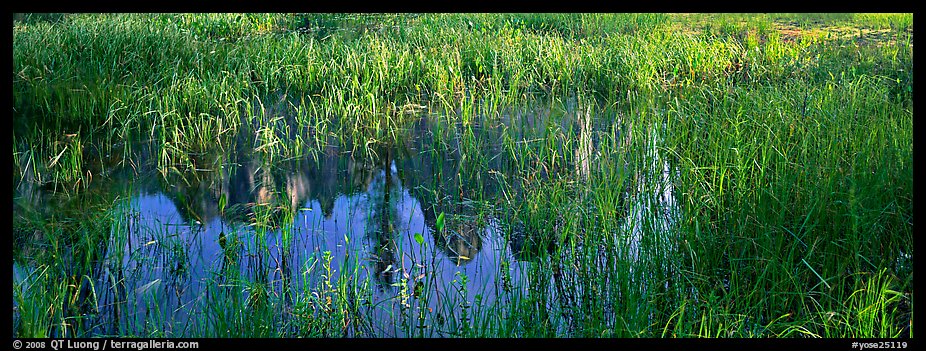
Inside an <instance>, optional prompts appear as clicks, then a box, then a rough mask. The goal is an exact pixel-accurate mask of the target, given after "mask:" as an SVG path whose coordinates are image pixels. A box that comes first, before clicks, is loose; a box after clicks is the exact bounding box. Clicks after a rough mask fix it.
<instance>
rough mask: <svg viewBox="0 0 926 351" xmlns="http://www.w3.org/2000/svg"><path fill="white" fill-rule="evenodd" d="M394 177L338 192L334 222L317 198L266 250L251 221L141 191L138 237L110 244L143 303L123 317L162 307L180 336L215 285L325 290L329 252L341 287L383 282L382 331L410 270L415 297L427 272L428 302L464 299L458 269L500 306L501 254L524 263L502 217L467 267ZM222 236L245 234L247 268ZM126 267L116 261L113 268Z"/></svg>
mask: <svg viewBox="0 0 926 351" xmlns="http://www.w3.org/2000/svg"><path fill="white" fill-rule="evenodd" d="M391 168H392V169H391V171H392V172H393V173H392V180H393V182H396V183H397V179H398V177H397V176H396V173H395V167H391ZM385 178H386V177H385V173H384V172H383V171H380V173H379V174H378V175H376V176H375V178H374V180H373V182H372V183H371V184H370V185H369V186H368V188H367V189H366V191H365V192H361V193H355V194H353V195H350V196H345V195H340V196H338V197H337V199H336V200H335V201H334V210H333V213H332V215H331V216H330V218H325V216H324V215H323V213H322V209H321V205H320V204H319V203H318V201H316V200H310V201H308V202H307V203H306V204H304V207H305V208H304V209H302V210H301V211H300V212H299V213H297V215H296V216H295V218H294V222H293V228H292V229H291V231H290V233H291V234H290V235H291V237H292V240H291V242H290V243H289V245H285V244H284V242H283V236H284V234H283V233H282V232H281V231H280V230H276V231H274V232H270V233H268V234H267V235H266V237H265V244H263V245H265V246H263V248H262V247H261V246H260V245H261V244H260V240H258V239H257V238H258V234H257V233H256V232H255V231H254V230H253V229H252V228H250V227H248V226H247V225H245V224H229V223H225V222H224V221H222V220H221V219H220V218H215V219H213V220H211V221H210V222H209V223H203V224H198V223H187V222H185V221H184V220H183V219H182V216H181V215H180V213H179V212H178V211H177V208H176V207H175V205H174V203H173V202H172V201H171V200H170V198H168V197H167V196H166V195H164V194H162V193H155V194H137V195H136V196H134V197H133V198H132V200H131V208H132V209H133V211H136V215H135V216H129V217H130V218H131V219H130V228H131V229H130V233H129V238H128V240H127V242H126V243H124V244H122V245H120V244H116V243H114V244H113V245H111V246H110V247H111V252H110V253H109V260H110V261H112V262H118V261H119V260H118V258H117V257H115V254H116V253H121V254H123V255H124V256H123V258H122V259H121V262H122V267H121V268H122V270H123V272H122V274H123V275H124V279H125V282H126V285H127V286H126V289H125V290H126V291H128V301H129V306H132V305H134V306H135V307H134V309H133V308H131V307H128V308H127V311H132V310H134V312H130V313H134V314H135V315H134V318H132V317H129V316H123V320H124V322H128V321H131V320H134V321H136V323H137V322H141V321H144V320H146V319H151V318H152V317H153V316H151V315H148V316H146V314H151V313H157V314H160V316H157V318H158V319H163V320H166V321H170V320H173V321H174V323H173V327H174V329H175V330H173V332H174V333H176V332H178V331H179V330H178V329H176V328H180V326H182V325H184V324H185V323H186V322H187V321H186V320H187V319H188V317H189V316H190V315H191V314H192V315H194V316H195V315H196V314H199V313H203V312H202V309H203V308H204V304H206V303H208V302H207V300H208V299H207V295H208V290H209V288H210V287H213V288H214V287H215V286H216V285H217V284H224V285H231V286H239V287H238V289H239V290H241V291H242V292H243V293H244V294H245V295H247V292H248V289H247V288H246V287H245V286H247V284H248V283H249V282H250V283H253V282H264V283H266V284H268V285H269V289H271V290H272V291H274V292H277V293H279V292H281V291H280V290H281V289H282V284H281V282H282V279H287V280H288V281H289V282H290V284H289V287H290V288H291V289H293V290H294V291H293V292H295V293H296V294H297V296H298V295H299V293H301V292H305V291H311V290H315V289H318V288H320V287H321V282H320V279H321V274H323V273H324V269H323V268H322V265H323V263H324V262H323V261H322V257H323V253H324V252H325V251H330V252H331V255H332V260H331V272H332V273H331V275H332V277H333V279H332V283H333V284H334V285H335V286H336V285H337V282H336V279H337V277H339V276H345V277H346V276H348V275H351V274H357V278H359V279H361V280H366V279H369V280H370V281H373V282H375V283H374V284H372V286H370V288H371V289H370V292H371V293H372V295H371V296H370V298H372V301H371V302H372V304H373V306H376V307H375V310H374V311H373V315H374V316H375V319H377V321H375V323H379V324H381V325H380V327H378V328H377V332H376V333H377V334H380V333H382V334H383V335H387V336H388V335H394V333H395V330H399V329H393V328H396V326H395V325H392V324H391V323H394V322H396V320H395V317H394V315H397V314H398V313H399V311H400V305H401V302H402V301H401V300H402V299H401V297H400V296H399V295H400V293H401V290H402V289H401V286H392V285H391V284H392V283H395V284H400V283H401V280H402V278H404V277H405V276H406V274H407V275H408V277H407V278H406V279H408V281H409V282H410V283H407V286H408V292H409V293H411V292H412V289H413V287H414V282H415V279H416V278H418V277H420V276H421V275H422V274H424V275H425V277H426V278H423V279H422V280H426V279H427V280H429V279H432V277H433V279H434V280H431V282H432V284H433V286H432V289H430V291H428V292H426V293H428V294H430V297H431V298H430V304H429V306H423V307H430V308H431V309H433V310H438V309H440V308H441V306H447V305H448V301H454V300H455V299H458V298H459V297H458V296H459V294H458V292H457V289H456V288H457V287H459V275H458V274H459V273H463V274H466V276H467V277H468V282H467V284H466V291H467V292H468V296H467V300H468V301H470V302H472V301H473V299H474V297H475V296H476V295H477V294H478V295H481V298H482V300H483V301H484V302H486V303H489V302H491V301H492V300H493V299H494V297H495V296H496V291H497V289H501V284H500V283H501V281H500V279H499V281H496V275H497V273H498V270H499V268H498V267H501V266H502V265H501V260H502V259H503V258H508V260H509V261H510V262H516V261H514V260H513V259H511V258H510V257H511V255H510V254H509V253H508V248H507V245H505V243H504V240H503V238H501V237H500V236H501V235H500V234H499V233H497V232H496V230H495V227H496V223H495V222H494V220H490V221H489V225H488V226H487V228H485V229H483V233H481V235H482V238H483V239H482V248H481V250H480V251H479V253H478V254H476V255H474V257H471V260H470V261H469V262H468V263H465V264H462V265H461V266H457V265H456V259H455V258H453V259H452V258H450V257H448V256H447V254H446V253H445V252H444V251H443V250H441V249H439V248H436V247H435V246H436V243H437V242H438V241H436V240H435V239H434V238H433V237H432V233H431V232H430V229H429V228H428V227H427V225H426V224H425V220H424V215H423V212H422V210H421V205H420V203H419V202H418V200H416V199H415V198H414V197H412V196H411V195H410V194H409V192H408V191H407V190H406V189H404V187H402V186H401V185H399V184H394V185H392V186H391V187H387V186H386V184H385ZM389 188H391V189H389ZM384 189H385V190H384ZM383 191H389V192H390V196H392V199H391V200H390V203H391V204H392V206H393V208H389V209H385V213H386V214H385V215H387V216H390V217H391V221H392V225H393V228H394V229H393V232H392V233H391V237H388V238H385V240H383V238H377V236H381V235H383V234H380V233H378V232H377V230H378V226H379V223H367V222H368V220H369V219H370V218H379V217H378V216H379V215H375V212H376V211H384V209H382V201H383V200H382V197H383ZM449 215H450V214H448V216H449ZM233 223H234V222H233ZM368 225H369V226H370V227H368ZM223 232H224V233H225V235H226V237H227V239H226V240H227V242H230V241H231V238H232V237H233V236H234V235H237V236H238V238H239V239H240V242H241V246H240V247H241V248H240V250H239V253H238V257H239V258H238V263H239V264H240V268H239V270H238V272H229V271H225V270H223V269H224V268H223V263H224V262H225V260H226V258H225V253H224V250H223V249H222V247H221V246H220V244H219V239H218V238H219V236H220V233H223ZM415 233H421V234H422V236H423V237H424V241H423V244H419V243H418V242H417V241H415V240H414V236H415ZM386 235H387V236H388V235H389V234H386ZM383 242H387V243H394V245H395V249H394V253H395V254H394V260H395V261H394V262H391V263H388V265H391V268H390V269H389V270H390V271H392V279H391V280H383V279H376V278H377V277H376V275H378V274H380V273H381V272H379V269H380V268H382V267H379V266H377V265H376V264H375V261H376V260H377V259H378V257H377V255H376V252H377V249H376V247H375V245H379V244H380V243H383ZM119 247H122V250H120V251H121V252H120V251H115V250H119V249H118V248H119ZM178 262H179V263H178ZM184 263H185V264H184ZM385 265H386V264H383V266H385ZM511 266H512V267H513V268H512V280H513V281H512V283H513V285H514V286H518V284H517V283H516V282H517V278H518V277H519V274H518V269H516V268H517V267H519V266H518V265H517V264H512V265H511ZM284 267H285V268H284ZM377 267H379V268H377ZM118 269H119V268H118V267H112V270H118ZM352 272H356V273H352ZM342 274H343V275H342ZM235 276H237V277H238V278H237V280H236V279H234V277H235ZM455 280H457V282H456V283H454V281H455ZM313 288H314V289H313ZM304 289H305V290H304ZM437 295H440V296H439V297H438V296H437ZM438 300H441V302H438ZM242 301H243V300H242ZM406 301H407V302H408V303H409V304H410V305H411V306H416V304H417V302H416V301H415V300H414V299H412V298H409V299H407V300H406ZM457 304H458V303H457ZM453 305H454V304H452V303H451V304H449V306H453ZM146 317H147V318H146ZM126 318H128V320H126ZM130 324H135V323H130ZM168 324H170V323H168ZM165 329H167V330H170V326H165Z"/></svg>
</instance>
